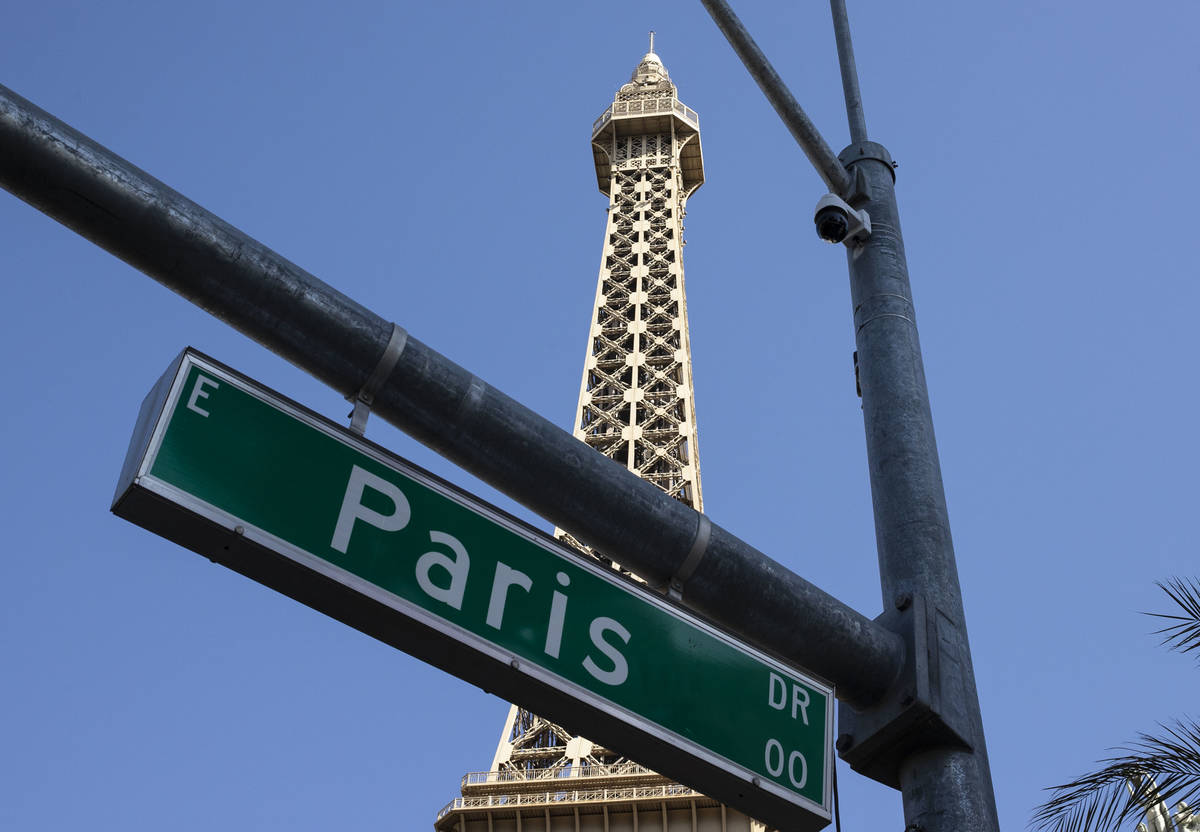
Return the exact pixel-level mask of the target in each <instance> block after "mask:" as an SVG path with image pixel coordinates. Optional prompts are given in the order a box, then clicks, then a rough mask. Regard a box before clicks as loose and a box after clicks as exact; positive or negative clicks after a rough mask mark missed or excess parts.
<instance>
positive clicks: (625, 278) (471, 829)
mask: <svg viewBox="0 0 1200 832" xmlns="http://www.w3.org/2000/svg"><path fill="white" fill-rule="evenodd" d="M592 151H593V155H594V159H595V165H596V178H597V184H598V185H599V187H600V191H601V192H602V193H603V194H604V195H605V196H607V197H608V198H609V208H608V221H607V227H606V228H605V232H604V249H603V255H602V259H601V265H600V276H599V280H598V282H597V286H596V300H595V306H594V309H593V311H592V319H591V327H590V332H589V334H588V344H587V353H586V357H585V359H584V370H583V380H582V383H581V385H580V392H579V405H578V407H577V409H576V416H575V426H574V431H575V436H576V437H577V438H579V439H580V440H581V441H583V442H586V443H587V444H588V445H590V446H591V447H593V448H595V449H596V450H597V451H599V452H600V453H602V454H604V455H605V456H608V457H611V458H612V459H614V460H616V461H618V462H620V463H621V464H623V465H625V466H626V467H627V468H629V470H631V471H633V472H634V473H636V474H637V475H638V476H640V477H642V478H644V479H646V480H649V481H650V482H653V483H654V484H655V485H657V486H658V487H659V488H661V489H663V490H664V491H666V492H667V493H668V494H670V495H672V496H673V497H675V498H676V499H678V500H680V501H682V502H684V503H686V504H688V505H689V506H691V507H693V508H695V509H696V510H697V511H702V510H703V500H702V497H701V491H700V463H699V457H698V455H697V432H696V409H695V393H694V387H693V384H692V357H691V346H690V343H689V338H688V318H687V299H686V294H685V291H684V280H683V245H684V239H683V218H684V215H685V213H686V212H685V207H686V205H687V201H688V198H689V197H690V196H691V195H692V194H693V193H694V192H695V190H696V189H697V188H699V187H700V185H701V184H703V182H704V164H703V155H702V153H701V150H700V121H699V117H698V116H697V115H696V113H695V111H694V110H692V109H691V108H689V107H687V106H685V105H684V104H683V103H682V102H681V101H680V100H679V97H678V93H677V90H676V87H675V85H674V84H673V83H672V82H671V79H670V76H669V75H668V74H667V70H666V67H665V66H663V63H662V61H661V59H660V58H659V57H658V55H657V54H655V52H654V35H653V33H651V36H650V51H649V52H647V53H646V55H645V56H644V57H643V58H642V59H641V61H640V62H639V63H638V65H637V68H636V69H635V70H634V72H633V75H632V77H631V78H630V80H629V83H627V84H625V85H624V86H622V87H621V88H620V89H619V90H618V91H617V93H616V96H615V98H614V100H613V102H612V104H610V105H609V106H608V107H607V108H606V109H605V111H604V112H603V113H602V114H601V115H600V117H599V118H598V119H596V121H595V122H594V123H593V125H592ZM555 534H556V536H558V537H559V538H560V539H561V540H563V541H564V542H566V543H568V544H570V545H572V546H575V547H576V548H579V549H581V550H583V551H585V552H588V553H589V554H591V555H592V556H593V557H597V558H600V559H601V560H606V559H605V558H604V557H603V554H602V553H599V552H592V551H590V550H589V549H588V548H587V547H585V546H583V545H581V544H580V543H579V542H578V541H576V540H574V539H573V538H572V537H571V536H570V535H569V534H566V533H565V532H563V531H562V530H556V532H555ZM634 577H636V576H634ZM435 827H436V829H437V830H438V832H529V830H530V828H531V827H532V828H533V829H536V830H538V832H557V831H558V830H564V832H565V831H566V830H570V831H571V832H592V831H594V832H617V830H621V832H625V830H628V832H634V830H637V832H686V831H687V830H690V832H735V830H739V831H740V830H747V832H749V830H751V829H752V828H753V829H759V830H761V828H762V827H761V825H760V824H758V823H757V822H755V821H752V820H750V819H749V818H747V817H746V816H745V815H742V814H741V813H739V812H736V811H735V810H733V809H728V808H727V807H725V806H724V805H722V804H721V803H719V802H718V801H716V800H713V799H711V798H708V797H706V796H704V795H702V794H700V793H699V792H696V791H694V790H692V789H690V788H688V787H687V786H684V785H681V784H679V783H675V782H673V781H671V780H670V779H668V778H666V777H664V776H662V775H660V774H658V773H656V772H654V771H651V770H649V769H647V768H645V767H643V766H641V765H638V764H637V763H636V762H633V761H631V760H627V759H626V758H624V757H623V756H622V755H620V754H619V753H617V752H616V751H614V750H612V749H609V748H606V747H604V746H603V745H600V744H598V743H595V742H592V741H591V740H588V739H585V738H583V737H579V736H575V735H573V734H571V732H569V731H567V730H565V729H564V728H562V727H561V726H559V725H556V724H555V723H553V722H551V721H549V720H547V719H544V718H542V717H540V716H538V715H536V714H534V713H531V712H530V711H527V710H525V709H524V708H520V707H517V706H516V705H514V706H512V707H511V708H510V710H509V714H508V719H507V720H506V722H505V725H504V729H503V731H502V733H501V736H500V742H499V745H498V747H497V749H496V755H495V757H494V758H493V760H492V765H491V768H490V769H489V770H488V771H484V772H473V773H469V774H467V775H466V776H464V777H463V780H462V797H460V798H457V799H456V800H454V801H452V802H451V803H450V804H449V805H448V806H446V807H445V808H444V809H443V810H442V811H441V812H440V813H439V815H438V818H437V821H436V823H435Z"/></svg>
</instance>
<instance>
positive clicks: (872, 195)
mask: <svg viewBox="0 0 1200 832" xmlns="http://www.w3.org/2000/svg"><path fill="white" fill-rule="evenodd" d="M702 2H703V3H704V6H705V8H707V9H708V11H709V13H710V14H711V15H712V17H713V19H714V20H715V21H716V23H717V25H718V26H719V27H720V28H721V30H722V31H723V32H724V33H725V36H726V38H727V39H728V40H729V42H730V44H731V45H732V46H733V48H734V50H735V51H736V52H737V54H738V56H739V57H740V58H741V59H742V62H743V63H744V64H745V65H746V67H747V69H748V70H749V71H750V74H751V75H752V76H753V77H754V79H755V81H757V82H758V84H759V86H760V87H762V88H763V91H764V92H765V93H766V95H767V98H768V99H769V100H770V101H771V103H772V104H773V105H775V108H776V110H777V111H779V113H780V116H781V117H782V118H783V119H784V121H785V122H786V123H787V124H788V127H789V129H790V130H791V132H792V134H793V136H795V137H796V139H797V141H799V142H800V144H801V147H802V148H803V149H804V152H805V153H806V155H808V157H809V159H810V160H812V161H813V164H814V166H815V167H816V168H817V172H818V173H819V174H820V175H821V177H822V179H824V180H825V182H826V183H827V184H828V185H829V186H830V187H831V188H832V189H833V190H834V192H835V193H837V195H838V196H840V197H842V198H843V199H845V200H847V201H848V202H849V203H850V205H852V206H853V208H855V209H857V210H860V211H866V213H867V214H868V215H869V217H870V236H869V237H868V238H867V239H866V240H865V241H862V242H850V243H848V245H847V262H848V264H849V268H850V292H851V298H852V300H853V308H854V329H855V341H856V344H857V347H858V373H859V385H860V387H861V389H862V401H863V422H864V427H865V429H866V439H867V460H868V466H869V469H870V478H871V495H872V502H873V506H874V515H875V533H876V542H877V547H878V552H879V574H880V583H881V588H882V592H883V599H884V607H885V609H887V610H888V612H886V613H885V614H884V615H883V616H881V617H880V619H879V620H880V621H881V623H884V624H886V625H889V626H892V627H894V628H895V629H896V630H897V631H899V632H902V633H904V634H905V637H906V641H907V642H908V645H909V648H910V650H911V651H912V655H913V658H914V665H915V666H914V667H912V668H911V669H910V672H906V674H905V676H904V678H903V680H902V681H901V683H900V684H899V685H898V686H897V688H896V689H895V691H894V692H893V694H892V697H891V698H890V701H887V702H885V703H884V704H881V705H878V706H875V707H874V708H871V709H868V710H864V711H855V710H854V709H853V708H850V707H847V706H844V705H843V706H842V708H841V718H840V730H839V734H840V735H839V738H838V750H839V751H840V752H841V753H842V756H843V758H845V759H846V760H847V761H849V762H850V764H851V765H852V766H853V767H854V768H855V769H857V770H859V771H862V772H863V773H866V774H867V775H868V776H871V777H873V778H874V779H877V780H879V781H881V782H884V783H887V784H888V785H892V786H894V787H896V788H899V789H900V791H901V793H902V794H903V801H904V818H905V822H906V824H907V827H906V828H907V829H909V830H914V832H915V830H923V832H965V831H966V830H971V832H986V830H996V832H998V830H999V820H998V818H997V814H996V800H995V794H994V792H993V789H992V780H991V770H990V767H989V765H988V759H987V749H986V745H985V741H984V733H983V720H982V716H981V713H980V709H979V697H978V693H977V691H976V686H975V673H974V669H973V666H972V663H971V652H970V647H969V644H968V641H967V628H966V619H965V616H964V613H963V605H962V593H961V589H960V587H959V581H958V569H957V566H956V564H955V558H954V547H953V543H952V542H951V538H950V523H949V516H948V513H947V510H946V498H945V492H944V489H943V485H942V475H941V467H940V464H939V462H938V454H937V446H936V443H935V441H934V433H933V419H932V416H931V413H930V408H929V394H928V390H927V388H926V384H925V371H924V366H923V364H922V360H921V347H920V343H919V340H918V337H917V325H916V316H915V313H914V310H913V302H912V292H911V289H910V286H909V279H908V265H907V262H906V260H905V256H904V242H903V239H902V237H901V233H900V217H899V212H898V209H897V206H896V195H895V187H894V186H895V172H894V165H893V164H892V160H891V156H890V155H889V154H888V152H887V150H886V149H885V148H884V147H883V146H882V145H880V144H877V143H875V142H871V141H869V140H867V132H866V120H865V117H864V115H863V109H862V101H861V97H860V95H859V91H858V76H857V70H856V69H855V65H854V53H853V49H852V47H851V45H850V30H849V24H848V22H847V19H846V9H845V4H844V2H843V0H830V6H831V9H832V12H833V19H834V29H835V33H836V37H837V44H838V54H839V62H840V65H841V74H842V83H843V87H844V91H845V97H846V112H847V116H848V119H849V123H850V134H851V137H852V143H851V144H850V146H849V147H847V148H846V149H845V150H843V151H842V152H841V153H840V154H839V155H838V160H839V167H840V168H841V172H842V174H843V175H842V176H841V177H839V176H837V175H836V174H834V173H832V172H831V171H830V170H829V169H828V168H829V165H828V159H827V157H826V156H825V153H824V152H823V148H827V145H826V143H825V142H824V140H823V139H821V137H820V135H819V133H817V132H816V130H815V128H813V127H812V124H811V122H809V120H808V118H807V116H805V115H804V112H803V111H802V110H801V109H800V107H799V105H797V104H796V103H795V99H794V98H793V97H792V96H791V94H790V93H789V92H788V91H787V90H786V88H785V87H784V85H783V82H782V81H781V80H780V79H779V75H778V74H777V73H776V72H775V71H774V69H772V68H771V65H770V63H769V62H768V61H767V59H766V57H765V56H764V55H763V53H762V51H761V50H760V49H759V48H758V46H757V45H756V44H755V43H754V41H753V39H752V38H751V37H750V36H749V34H748V33H747V32H746V30H745V27H743V26H742V24H741V22H740V21H738V19H737V17H736V16H735V15H734V13H733V11H732V10H731V9H730V7H729V4H728V3H727V2H725V0H702ZM779 102H783V106H781V104H780V103H779ZM789 102H790V103H789ZM922 665H923V666H922Z"/></svg>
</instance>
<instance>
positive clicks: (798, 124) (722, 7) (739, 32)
mask: <svg viewBox="0 0 1200 832" xmlns="http://www.w3.org/2000/svg"><path fill="white" fill-rule="evenodd" d="M700 2H702V3H703V4H704V8H706V9H708V13H709V14H710V15H712V19H713V20H714V21H716V24H717V26H718V27H720V29H721V31H722V32H723V33H724V34H725V38H726V39H727V40H728V41H729V44H730V45H731V46H732V47H733V50H734V51H735V52H736V53H737V55H738V57H739V58H741V59H742V63H743V64H745V65H746V69H747V70H748V71H749V72H750V75H751V77H753V78H754V81H755V83H757V84H758V86H759V89H761V90H762V91H763V94H764V95H765V96H766V97H767V100H768V101H770V102H771V106H772V107H774V108H775V112H777V113H779V117H780V118H781V119H783V123H784V124H785V125H786V126H787V129H788V131H789V132H790V133H791V134H792V137H793V138H795V140H796V142H797V143H798V144H799V145H800V149H801V150H803V151H804V155H805V156H807V157H808V160H809V161H810V162H812V165H813V167H814V168H816V170H817V173H818V174H820V176H821V178H822V179H824V180H825V184H826V185H828V186H829V190H831V191H833V192H834V193H835V194H845V193H846V192H847V191H849V190H850V186H851V184H852V183H851V181H850V177H849V175H848V174H847V173H846V169H845V168H844V167H842V163H841V162H839V161H838V158H837V156H836V155H835V154H834V152H833V148H831V147H830V146H829V144H828V143H827V142H826V141H825V139H824V138H823V137H822V136H821V133H820V131H818V130H817V128H816V126H815V125H814V124H813V123H812V121H811V120H810V119H809V117H808V115H807V114H806V113H805V112H804V110H803V109H802V108H801V107H800V105H799V104H798V103H797V102H796V99H795V97H794V96H793V95H792V93H791V90H789V89H788V88H787V85H786V84H784V83H783V80H782V79H781V78H780V77H779V73H778V72H776V71H775V68H774V67H773V66H771V62H770V61H768V60H767V56H766V55H764V54H763V52H762V50H761V49H759V48H758V44H757V43H755V42H754V38H752V37H750V33H749V32H748V31H746V27H745V26H743V25H742V21H740V20H738V18H737V15H735V14H734V13H733V9H731V8H730V7H729V4H728V3H726V2H725V0H700Z"/></svg>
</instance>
